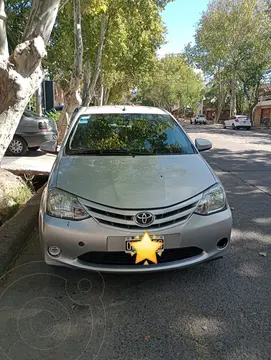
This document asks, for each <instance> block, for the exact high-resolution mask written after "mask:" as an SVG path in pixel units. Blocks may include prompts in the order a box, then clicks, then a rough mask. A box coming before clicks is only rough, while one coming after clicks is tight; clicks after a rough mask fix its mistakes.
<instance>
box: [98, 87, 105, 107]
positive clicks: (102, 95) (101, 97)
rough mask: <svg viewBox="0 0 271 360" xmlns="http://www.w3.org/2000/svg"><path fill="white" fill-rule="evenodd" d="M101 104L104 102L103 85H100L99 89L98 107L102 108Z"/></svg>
mask: <svg viewBox="0 0 271 360" xmlns="http://www.w3.org/2000/svg"><path fill="white" fill-rule="evenodd" d="M103 102H104V85H103V84H101V89H100V104H99V105H100V106H103Z"/></svg>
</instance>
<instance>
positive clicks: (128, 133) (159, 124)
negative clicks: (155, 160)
mask: <svg viewBox="0 0 271 360" xmlns="http://www.w3.org/2000/svg"><path fill="white" fill-rule="evenodd" d="M65 150H66V153H67V154H96V155H106V154H114V155H134V154H137V155H154V154H156V155H158V154H159V155H165V154H194V153H195V150H194V147H193V145H192V144H191V142H190V141H189V139H188V138H187V136H186V135H185V133H184V132H183V131H182V129H181V128H180V127H179V126H178V125H177V124H176V122H175V121H174V119H172V118H171V116H169V115H157V114H155V115H152V114H93V115H87V116H86V115H84V116H81V117H80V118H79V120H78V122H77V125H76V126H75V128H74V130H73V131H72V132H71V134H70V136H69V138H68V141H67V145H66V149H65Z"/></svg>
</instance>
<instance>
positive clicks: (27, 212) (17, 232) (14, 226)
mask: <svg viewBox="0 0 271 360" xmlns="http://www.w3.org/2000/svg"><path fill="white" fill-rule="evenodd" d="M45 186H46V184H45V185H43V187H42V188H40V189H39V190H38V191H37V193H36V194H35V195H34V196H33V197H32V198H31V199H30V200H29V201H28V202H27V203H26V205H25V206H24V207H23V208H22V209H20V210H19V211H18V212H17V213H16V214H15V215H14V216H13V217H12V218H11V219H9V220H8V221H6V222H5V223H4V224H3V225H2V226H1V227H0V278H1V277H2V276H3V275H4V274H5V271H6V270H7V269H8V268H9V267H10V265H11V264H12V263H13V262H14V261H15V260H16V259H17V257H18V256H19V255H20V253H21V251H22V250H23V248H24V246H25V244H26V243H27V240H28V239H29V237H30V235H31V234H32V233H33V231H34V229H35V228H36V227H37V225H38V213H39V205H40V199H41V195H42V192H43V189H44V187H45Z"/></svg>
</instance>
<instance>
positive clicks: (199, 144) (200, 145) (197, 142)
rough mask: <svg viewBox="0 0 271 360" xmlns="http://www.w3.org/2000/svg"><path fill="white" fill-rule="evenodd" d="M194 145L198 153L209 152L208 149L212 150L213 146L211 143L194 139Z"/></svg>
mask: <svg viewBox="0 0 271 360" xmlns="http://www.w3.org/2000/svg"><path fill="white" fill-rule="evenodd" d="M195 145H196V148H197V149H198V151H206V150H210V149H212V146H213V145H212V143H211V141H209V140H205V139H196V140H195Z"/></svg>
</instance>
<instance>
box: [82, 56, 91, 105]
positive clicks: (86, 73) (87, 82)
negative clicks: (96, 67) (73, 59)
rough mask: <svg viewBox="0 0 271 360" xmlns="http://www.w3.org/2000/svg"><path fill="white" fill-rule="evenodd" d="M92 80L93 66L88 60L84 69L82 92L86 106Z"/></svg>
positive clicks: (83, 103) (83, 102)
mask: <svg viewBox="0 0 271 360" xmlns="http://www.w3.org/2000/svg"><path fill="white" fill-rule="evenodd" d="M90 81H91V67H90V61H89V60H88V61H87V63H86V65H85V69H84V87H83V92H82V105H83V106H85V104H87V102H88V93H89V86H90Z"/></svg>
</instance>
